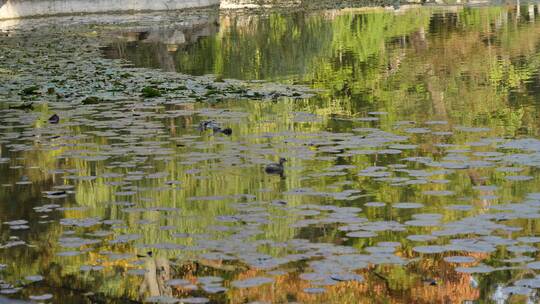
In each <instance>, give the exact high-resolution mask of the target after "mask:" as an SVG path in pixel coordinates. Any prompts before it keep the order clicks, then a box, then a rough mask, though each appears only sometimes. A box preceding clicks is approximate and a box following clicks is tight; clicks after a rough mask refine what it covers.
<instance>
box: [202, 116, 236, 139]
mask: <svg viewBox="0 0 540 304" xmlns="http://www.w3.org/2000/svg"><path fill="white" fill-rule="evenodd" d="M198 129H199V131H201V132H202V131H206V130H212V131H214V134H216V133H222V134H224V135H227V136H230V135H231V134H232V129H231V128H222V127H221V126H220V125H219V124H218V123H217V122H216V121H215V120H205V121H202V122H200V123H199V127H198Z"/></svg>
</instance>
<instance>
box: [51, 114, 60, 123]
mask: <svg viewBox="0 0 540 304" xmlns="http://www.w3.org/2000/svg"><path fill="white" fill-rule="evenodd" d="M49 122H50V123H52V124H57V123H59V122H60V116H58V115H56V114H53V115H52V116H51V117H49Z"/></svg>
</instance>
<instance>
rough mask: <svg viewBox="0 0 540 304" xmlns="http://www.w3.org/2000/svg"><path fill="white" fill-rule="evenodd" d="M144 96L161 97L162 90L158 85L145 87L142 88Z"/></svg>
mask: <svg viewBox="0 0 540 304" xmlns="http://www.w3.org/2000/svg"><path fill="white" fill-rule="evenodd" d="M141 93H142V96H143V97H144V98H155V97H161V95H162V94H161V91H160V90H159V89H158V88H156V87H144V88H143V89H142V90H141Z"/></svg>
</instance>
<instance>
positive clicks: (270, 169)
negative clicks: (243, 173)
mask: <svg viewBox="0 0 540 304" xmlns="http://www.w3.org/2000/svg"><path fill="white" fill-rule="evenodd" d="M286 161H287V160H286V159H285V158H283V157H282V158H280V159H279V163H274V164H268V165H266V168H264V171H265V172H266V173H268V174H279V175H283V172H284V168H283V164H284V163H285V162H286Z"/></svg>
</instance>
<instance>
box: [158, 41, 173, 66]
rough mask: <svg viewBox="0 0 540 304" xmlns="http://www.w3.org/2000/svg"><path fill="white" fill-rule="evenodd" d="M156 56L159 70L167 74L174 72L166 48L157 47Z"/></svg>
mask: <svg viewBox="0 0 540 304" xmlns="http://www.w3.org/2000/svg"><path fill="white" fill-rule="evenodd" d="M156 56H157V60H158V62H159V66H160V67H161V68H163V69H164V70H165V71H167V72H176V65H175V64H174V59H173V56H172V54H171V53H169V51H168V50H167V46H163V45H158V46H157V53H156Z"/></svg>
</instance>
